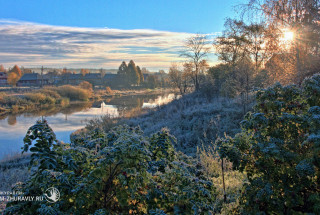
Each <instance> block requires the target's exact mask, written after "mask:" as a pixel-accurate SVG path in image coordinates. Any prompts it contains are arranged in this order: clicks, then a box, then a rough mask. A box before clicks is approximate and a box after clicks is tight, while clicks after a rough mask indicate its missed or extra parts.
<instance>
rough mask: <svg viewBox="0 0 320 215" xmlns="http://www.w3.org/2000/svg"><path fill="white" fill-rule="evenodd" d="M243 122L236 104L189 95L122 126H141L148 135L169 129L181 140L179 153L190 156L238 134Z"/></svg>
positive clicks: (234, 102) (179, 141) (132, 119)
mask: <svg viewBox="0 0 320 215" xmlns="http://www.w3.org/2000/svg"><path fill="white" fill-rule="evenodd" d="M242 119H243V114H242V108H241V106H240V104H238V103H237V102H236V100H230V99H224V98H220V99H215V100H212V101H208V100H207V99H206V98H204V97H202V96H199V95H197V94H189V95H186V96H184V97H182V98H181V99H178V100H175V101H173V102H171V103H169V104H168V105H164V106H162V107H158V108H156V109H155V110H151V111H150V112H149V113H147V114H145V115H142V116H139V117H135V118H131V119H127V120H124V121H123V123H126V124H128V125H130V126H138V125H139V126H140V127H141V128H142V130H143V131H144V132H145V133H146V134H147V135H149V134H151V133H154V132H157V131H159V130H160V129H161V128H163V127H167V128H168V129H169V130H170V133H171V134H173V135H174V136H175V137H176V138H177V140H178V145H177V146H176V147H177V149H178V150H181V151H183V152H185V153H186V154H189V155H191V154H194V153H195V152H196V146H197V145H200V144H205V145H206V144H210V143H212V142H214V140H215V138H216V137H217V136H223V135H224V133H227V134H228V135H234V134H236V133H237V132H239V128H240V126H239V123H240V121H241V120H242Z"/></svg>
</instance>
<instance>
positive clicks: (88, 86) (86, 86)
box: [79, 81, 92, 91]
mask: <svg viewBox="0 0 320 215" xmlns="http://www.w3.org/2000/svg"><path fill="white" fill-rule="evenodd" d="M79 87H80V88H81V89H85V90H89V91H91V90H92V84H91V83H89V82H88V81H82V82H81V83H80V84H79Z"/></svg>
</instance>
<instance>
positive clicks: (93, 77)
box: [84, 73, 103, 86]
mask: <svg viewBox="0 0 320 215" xmlns="http://www.w3.org/2000/svg"><path fill="white" fill-rule="evenodd" d="M84 81H88V82H90V83H91V84H92V85H93V86H100V85H102V84H103V81H102V77H101V74H100V73H88V74H86V75H85V76H84Z"/></svg>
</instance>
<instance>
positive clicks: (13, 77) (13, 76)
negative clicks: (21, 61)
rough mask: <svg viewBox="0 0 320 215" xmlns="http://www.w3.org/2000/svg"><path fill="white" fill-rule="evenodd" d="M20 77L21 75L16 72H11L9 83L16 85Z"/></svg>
mask: <svg viewBox="0 0 320 215" xmlns="http://www.w3.org/2000/svg"><path fill="white" fill-rule="evenodd" d="M19 79H20V77H18V75H17V74H16V73H14V72H10V73H9V75H8V79H7V82H8V84H10V85H12V86H16V84H17V82H18V81H19Z"/></svg>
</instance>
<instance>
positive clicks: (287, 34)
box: [283, 31, 294, 41]
mask: <svg viewBox="0 0 320 215" xmlns="http://www.w3.org/2000/svg"><path fill="white" fill-rule="evenodd" d="M283 36H284V38H283V39H284V40H285V41H292V40H293V38H294V33H293V32H292V31H286V32H284V34H283Z"/></svg>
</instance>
